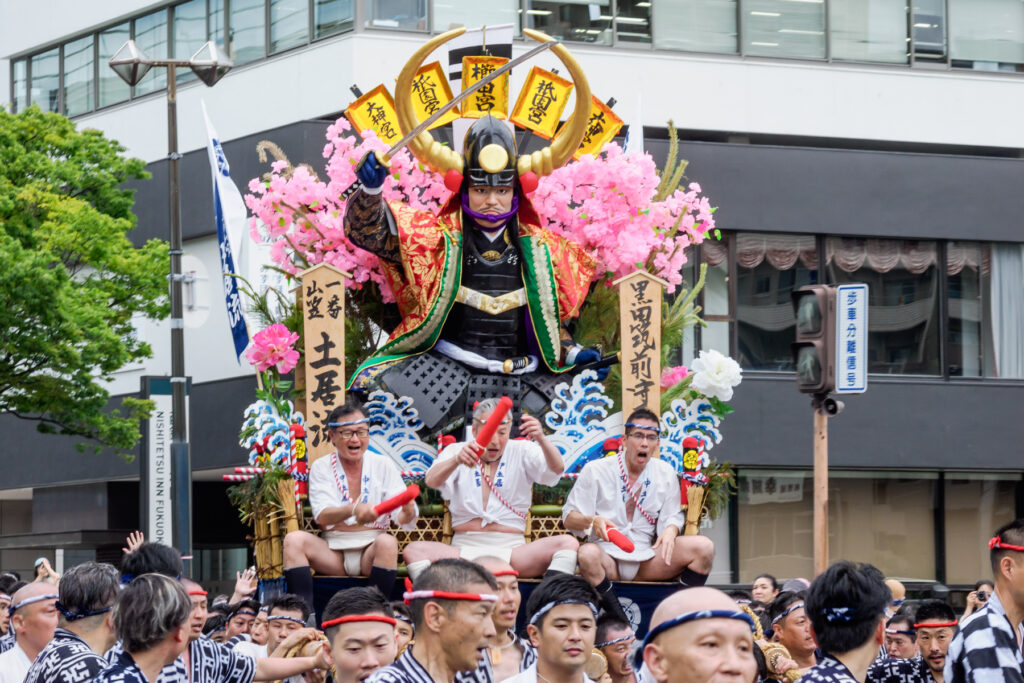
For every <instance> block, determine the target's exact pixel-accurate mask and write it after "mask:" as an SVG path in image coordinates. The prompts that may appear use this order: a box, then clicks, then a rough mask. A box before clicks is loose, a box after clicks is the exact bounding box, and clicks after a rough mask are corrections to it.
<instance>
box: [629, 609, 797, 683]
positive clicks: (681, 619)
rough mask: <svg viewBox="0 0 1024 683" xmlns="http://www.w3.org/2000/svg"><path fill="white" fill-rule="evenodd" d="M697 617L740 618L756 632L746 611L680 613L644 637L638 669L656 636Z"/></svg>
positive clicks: (636, 663)
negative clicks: (645, 651)
mask: <svg viewBox="0 0 1024 683" xmlns="http://www.w3.org/2000/svg"><path fill="white" fill-rule="evenodd" d="M800 605H801V606H803V603H802V602H801V603H800ZM697 619H739V620H740V621H743V622H746V624H747V626H749V627H750V631H751V633H754V632H755V626H754V620H753V619H752V618H751V616H750V615H749V614H747V613H746V612H733V611H731V610H725V609H702V610H700V611H699V612H686V613H684V614H680V615H679V616H678V617H674V618H672V619H669V620H668V621H663V622H661V623H660V624H658V625H657V626H655V627H654V628H652V629H651V630H650V631H648V632H647V637H646V638H644V642H643V644H641V645H640V648H639V649H638V650H637V651H636V654H635V655H634V656H633V666H634V667H635V668H637V669H639V668H640V666H641V665H642V664H643V661H644V649H646V648H647V646H648V645H649V644H650V643H651V641H653V640H654V639H655V638H657V637H658V636H660V635H661V634H662V633H664V632H665V631H667V630H669V629H670V628H675V627H676V626H679V625H681V624H685V623H687V622H690V621H696V620H697Z"/></svg>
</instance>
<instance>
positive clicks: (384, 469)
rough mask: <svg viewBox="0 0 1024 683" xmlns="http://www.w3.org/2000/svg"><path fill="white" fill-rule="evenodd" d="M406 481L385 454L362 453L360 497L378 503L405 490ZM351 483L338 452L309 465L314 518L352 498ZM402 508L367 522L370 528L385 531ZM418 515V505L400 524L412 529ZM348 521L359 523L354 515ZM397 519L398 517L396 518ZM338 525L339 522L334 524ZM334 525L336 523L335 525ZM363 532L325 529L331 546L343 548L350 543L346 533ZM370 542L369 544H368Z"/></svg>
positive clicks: (346, 522)
mask: <svg viewBox="0 0 1024 683" xmlns="http://www.w3.org/2000/svg"><path fill="white" fill-rule="evenodd" d="M405 489H406V485H405V482H404V481H402V475H401V473H400V472H399V470H398V466H397V465H395V463H394V462H393V461H392V460H391V458H388V457H386V456H383V455H380V454H379V453H373V452H372V451H366V453H364V454H363V480H362V481H361V482H360V483H359V501H358V502H360V503H368V504H370V505H376V504H377V503H380V502H381V501H384V500H387V499H388V498H391V497H392V496H397V495H398V494H399V493H401V492H402V491H405ZM348 491H349V484H348V479H347V477H346V476H345V469H344V468H343V467H342V466H341V462H339V461H338V454H337V453H336V452H335V453H329V454H328V455H325V456H323V457H321V458H318V459H317V460H316V461H314V462H313V464H312V465H310V467H309V504H310V506H311V507H312V508H313V519H317V518H318V517H320V513H321V512H323V511H324V510H325V509H327V508H332V507H341V506H342V505H347V504H348V503H351V502H352V499H351V498H350V497H349V494H348ZM398 513H399V510H395V511H394V512H392V513H389V514H387V515H384V516H383V517H380V518H379V519H378V520H377V521H376V522H374V523H372V524H370V525H367V529H368V530H375V531H376V532H377V533H378V534H380V533H384V532H385V531H386V530H387V529H388V528H389V527H390V526H391V516H392V515H395V516H396V520H397V515H398ZM418 516H419V508H417V509H416V514H415V515H414V516H413V518H412V520H411V521H410V522H409V523H408V524H402V525H400V526H401V528H403V529H405V530H407V531H412V530H413V529H415V528H416V518H417V517H418ZM344 523H345V524H348V525H354V524H356V523H357V522H356V519H355V516H354V515H353V516H352V517H349V518H348V519H346V520H345V521H344ZM396 523H397V521H396ZM335 526H337V525H335ZM332 528H333V527H332ZM354 533H356V534H360V535H362V534H364V533H366V532H363V531H355V530H353V531H332V530H331V528H328V530H327V531H326V533H324V538H325V539H326V540H327V545H328V547H330V548H343V547H347V546H349V545H350V544H348V543H345V540H347V539H346V536H351V535H352V534H354ZM367 545H368V544H367Z"/></svg>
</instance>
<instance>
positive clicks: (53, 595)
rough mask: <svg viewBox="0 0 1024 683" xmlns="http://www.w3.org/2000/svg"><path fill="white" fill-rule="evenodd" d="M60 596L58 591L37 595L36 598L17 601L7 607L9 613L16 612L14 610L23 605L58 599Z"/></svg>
mask: <svg viewBox="0 0 1024 683" xmlns="http://www.w3.org/2000/svg"><path fill="white" fill-rule="evenodd" d="M59 597H60V596H59V595H57V594H56V593H47V594H46V595H37V596H35V597H34V598H25V599H24V600H22V601H21V602H19V603H15V604H13V605H11V606H10V607H8V608H7V613H8V614H14V610H16V609H20V608H22V607H25V606H26V605H31V604H32V603H34V602H42V601H43V600H56V599H57V598H59Z"/></svg>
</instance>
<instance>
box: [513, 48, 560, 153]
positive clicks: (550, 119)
mask: <svg viewBox="0 0 1024 683" xmlns="http://www.w3.org/2000/svg"><path fill="white" fill-rule="evenodd" d="M572 88H573V85H572V81H567V80H566V79H564V78H562V77H561V76H558V75H557V74H553V73H551V72H550V71H547V70H545V69H542V68H540V67H539V66H535V67H533V68H532V69H531V70H530V75H529V76H527V77H526V84H525V85H523V89H522V90H520V91H519V97H518V99H516V106H515V108H514V109H512V116H511V119H512V123H515V124H516V125H519V126H522V127H523V128H528V129H530V130H532V131H533V132H534V133H536V134H537V135H539V136H541V137H543V138H547V139H548V140H550V139H551V136H553V135H554V134H555V131H556V130H558V122H559V121H561V119H562V112H563V111H564V110H565V105H566V104H568V103H569V93H571V92H572Z"/></svg>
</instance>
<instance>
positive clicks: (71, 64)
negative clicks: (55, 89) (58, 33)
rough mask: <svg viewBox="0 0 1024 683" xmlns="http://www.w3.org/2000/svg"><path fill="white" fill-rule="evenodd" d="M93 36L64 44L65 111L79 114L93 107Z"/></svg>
mask: <svg viewBox="0 0 1024 683" xmlns="http://www.w3.org/2000/svg"><path fill="white" fill-rule="evenodd" d="M92 86H93V61H92V36H86V37H85V38H81V39H79V40H76V41H73V42H70V43H67V44H66V45H64V113H65V114H66V115H67V116H78V115H79V114H84V113H85V112H87V111H91V110H92V108H93V102H92V98H93V93H92V89H93V88H92Z"/></svg>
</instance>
